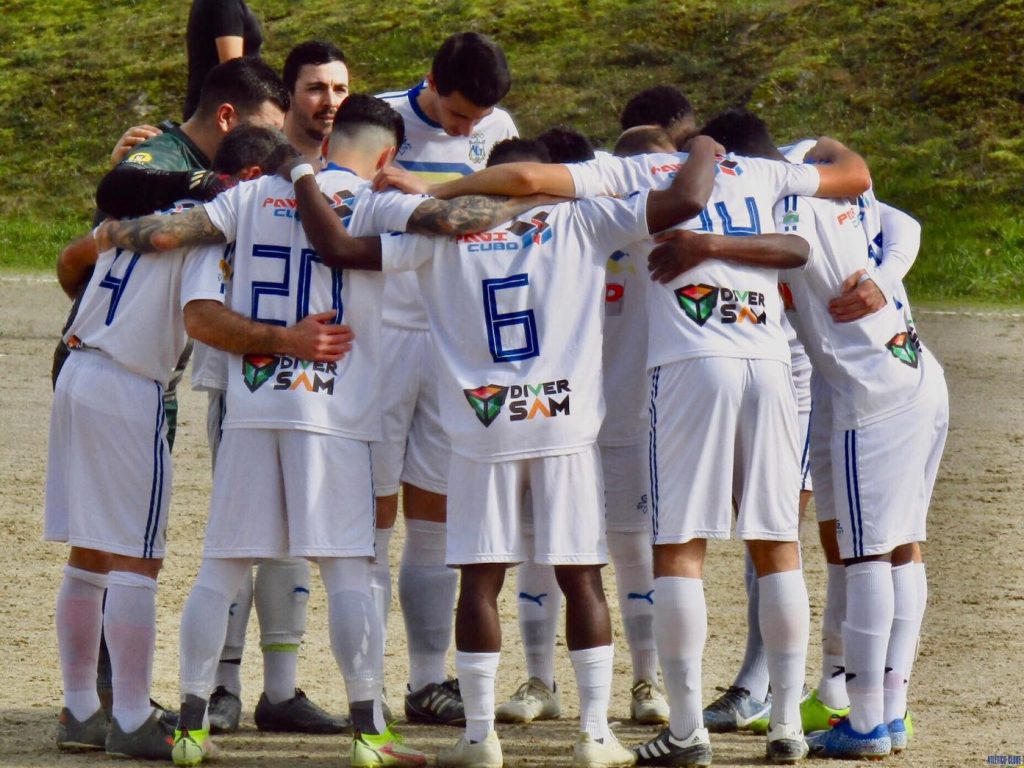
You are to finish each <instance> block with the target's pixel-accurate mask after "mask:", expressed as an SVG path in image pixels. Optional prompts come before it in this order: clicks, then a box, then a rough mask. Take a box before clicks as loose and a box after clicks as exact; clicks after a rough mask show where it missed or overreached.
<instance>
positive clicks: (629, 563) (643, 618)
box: [608, 531, 658, 683]
mask: <svg viewBox="0 0 1024 768" xmlns="http://www.w3.org/2000/svg"><path fill="white" fill-rule="evenodd" d="M608 554H609V556H610V557H611V559H612V564H613V565H614V566H615V586H616V588H617V591H618V596H619V612H620V613H621V614H622V626H623V629H625V631H626V642H627V643H628V644H629V655H630V658H631V659H632V662H633V682H638V681H640V680H650V681H651V682H653V683H656V682H657V681H658V649H657V647H656V645H655V643H654V571H653V569H652V566H651V559H652V554H651V536H650V532H649V531H630V532H628V533H626V532H621V531H608Z"/></svg>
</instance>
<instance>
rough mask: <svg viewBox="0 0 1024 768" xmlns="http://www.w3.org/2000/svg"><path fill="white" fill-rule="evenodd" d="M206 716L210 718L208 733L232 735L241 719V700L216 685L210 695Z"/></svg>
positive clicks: (221, 686)
mask: <svg viewBox="0 0 1024 768" xmlns="http://www.w3.org/2000/svg"><path fill="white" fill-rule="evenodd" d="M207 714H208V716H209V718H210V733H234V732H235V731H237V730H238V722H239V721H240V720H241V719H242V700H241V699H239V698H238V697H237V696H235V694H233V693H232V692H231V691H229V690H228V689H227V688H225V687H224V686H223V685H218V686H217V688H216V690H214V692H213V693H212V694H211V695H210V706H209V709H208V710H207Z"/></svg>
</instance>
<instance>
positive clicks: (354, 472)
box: [203, 429, 374, 559]
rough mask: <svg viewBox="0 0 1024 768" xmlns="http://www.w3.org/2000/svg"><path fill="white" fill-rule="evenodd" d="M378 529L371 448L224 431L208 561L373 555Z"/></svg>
mask: <svg viewBox="0 0 1024 768" xmlns="http://www.w3.org/2000/svg"><path fill="white" fill-rule="evenodd" d="M373 529H374V495H373V479H372V477H371V473H370V446H369V443H365V442H362V441H360V440H349V439H347V438H344V437H337V436H334V435H321V434H317V433H315V432H307V431H302V430H274V429H226V430H224V435H223V437H222V438H221V443H220V449H219V450H218V452H217V467H216V469H215V470H214V473H213V496H212V498H211V499H210V519H209V522H208V523H207V529H206V545H205V548H204V551H203V556H204V557H217V558H228V557H235V558H254V559H255V558H282V557H373Z"/></svg>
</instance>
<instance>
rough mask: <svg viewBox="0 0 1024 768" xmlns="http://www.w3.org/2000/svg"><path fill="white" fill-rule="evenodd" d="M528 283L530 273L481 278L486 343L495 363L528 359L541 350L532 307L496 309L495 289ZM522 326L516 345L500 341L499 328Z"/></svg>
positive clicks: (501, 329)
mask: <svg viewBox="0 0 1024 768" xmlns="http://www.w3.org/2000/svg"><path fill="white" fill-rule="evenodd" d="M529 284H530V277H529V275H526V274H522V275H510V276H509V277H498V278H494V279H491V280H484V281H483V292H484V318H485V319H486V320H487V344H488V346H489V347H490V349H491V357H492V358H493V359H494V362H496V363H511V362H513V361H515V360H528V359H530V358H531V357H537V355H539V354H540V342H539V341H538V339H537V320H536V318H535V317H534V316H533V310H532V309H522V310H519V311H516V312H499V311H498V291H507V290H511V289H513V288H522V287H524V286H528V285H529ZM516 327H519V328H521V329H522V330H521V333H522V336H523V342H522V344H521V345H520V346H518V347H513V348H510V349H507V348H506V347H505V345H504V343H503V342H502V331H506V333H507V331H508V329H511V328H516Z"/></svg>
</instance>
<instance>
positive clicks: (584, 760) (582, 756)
mask: <svg viewBox="0 0 1024 768" xmlns="http://www.w3.org/2000/svg"><path fill="white" fill-rule="evenodd" d="M572 764H573V768H626V767H627V766H630V765H635V764H636V755H635V754H633V752H631V751H630V750H628V749H626V748H625V747H624V746H622V745H621V744H620V743H619V740H618V739H616V738H615V735H614V734H613V733H612V732H611V731H608V735H607V736H605V737H604V738H603V739H601V740H600V741H598V740H597V739H595V738H593V737H592V736H591V735H590V734H589V733H587V732H586V731H580V735H579V738H578V739H576V746H575V747H573V750H572Z"/></svg>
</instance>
